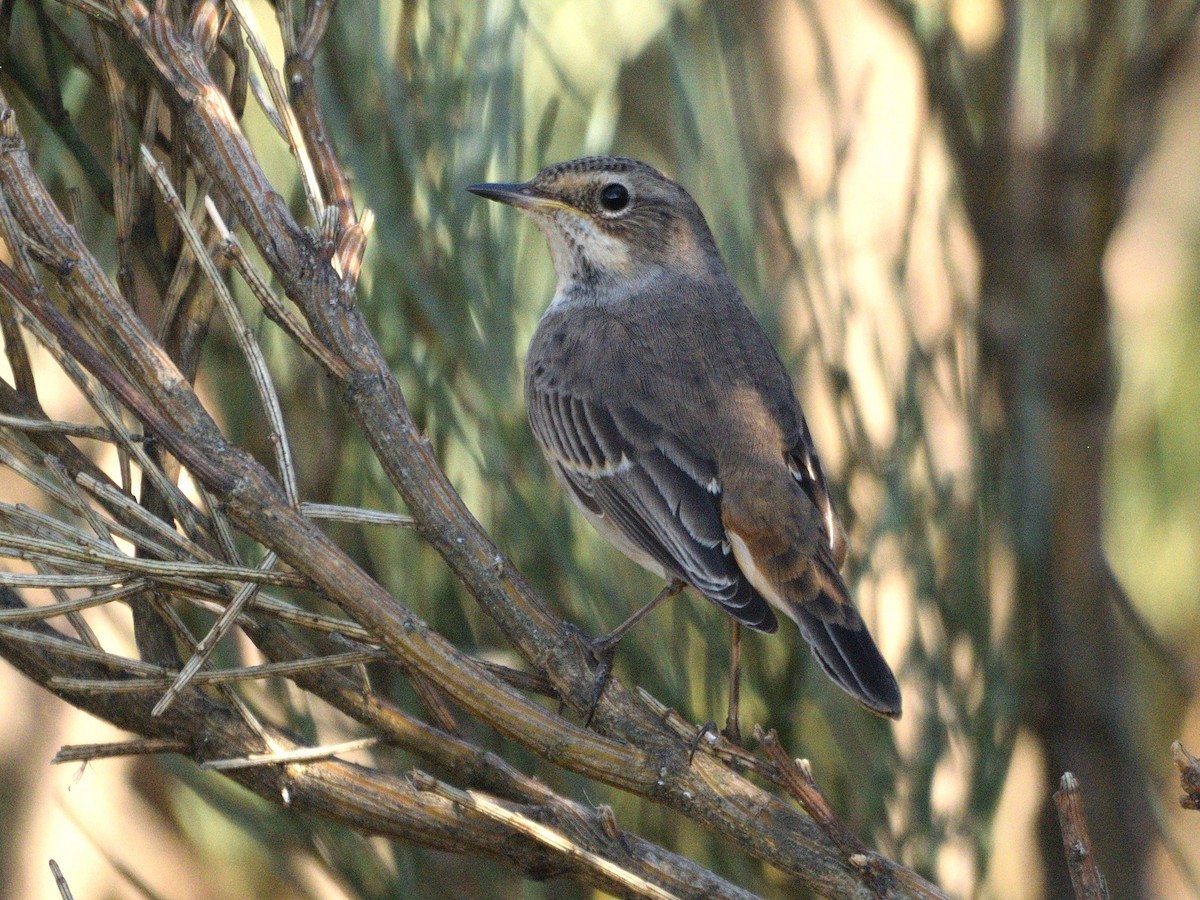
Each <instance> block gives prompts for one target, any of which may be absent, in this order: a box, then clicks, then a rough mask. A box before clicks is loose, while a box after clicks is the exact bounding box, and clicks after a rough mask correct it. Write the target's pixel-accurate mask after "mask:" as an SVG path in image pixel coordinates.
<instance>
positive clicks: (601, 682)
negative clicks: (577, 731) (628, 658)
mask: <svg viewBox="0 0 1200 900" xmlns="http://www.w3.org/2000/svg"><path fill="white" fill-rule="evenodd" d="M585 646H586V648H587V651H588V654H589V655H590V656H591V657H592V659H594V660H595V661H596V668H595V670H594V671H593V673H592V677H593V680H592V690H591V694H590V696H589V698H588V708H587V715H585V716H584V717H583V727H584V728H587V727H588V726H590V725H591V724H592V718H593V717H594V716H595V715H596V707H597V706H599V705H600V698H601V697H603V696H604V689H605V688H606V687H608V682H609V679H610V678H612V669H613V659H614V657H616V655H617V642H616V641H612V640H609V639H608V636H607V635H605V636H604V637H599V638H596V639H595V640H593V641H588V642H586V644H585Z"/></svg>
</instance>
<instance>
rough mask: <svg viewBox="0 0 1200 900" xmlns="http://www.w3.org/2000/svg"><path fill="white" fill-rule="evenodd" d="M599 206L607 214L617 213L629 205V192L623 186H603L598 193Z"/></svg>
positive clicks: (614, 184)
mask: <svg viewBox="0 0 1200 900" xmlns="http://www.w3.org/2000/svg"><path fill="white" fill-rule="evenodd" d="M600 205H601V206H603V207H604V208H605V209H607V210H608V211H609V212H618V211H619V210H622V209H624V208H625V207H626V206H628V205H629V190H628V189H627V188H626V187H625V185H623V184H616V183H615V182H614V183H613V184H609V185H605V187H604V189H603V190H602V191H601V192H600Z"/></svg>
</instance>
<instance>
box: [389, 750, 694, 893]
mask: <svg viewBox="0 0 1200 900" xmlns="http://www.w3.org/2000/svg"><path fill="white" fill-rule="evenodd" d="M411 777H412V781H413V784H414V785H415V786H416V788H417V790H423V791H433V792H434V793H436V794H438V795H440V796H442V797H445V798H446V799H447V800H450V801H451V802H453V803H455V804H457V805H459V806H464V807H466V808H468V809H474V810H477V811H479V812H481V813H483V814H484V815H485V816H487V817H488V818H490V819H495V820H497V821H499V822H503V823H504V824H506V825H509V826H511V827H512V828H514V829H516V830H517V831H519V832H521V833H522V834H525V835H528V836H529V837H531V838H533V839H534V840H536V841H538V842H539V843H542V844H545V845H547V846H548V847H552V848H554V849H555V850H557V851H559V852H560V853H563V854H565V855H567V856H569V857H571V858H574V859H579V860H580V861H581V862H583V863H584V864H586V865H590V866H595V867H596V868H598V869H600V870H601V871H603V872H604V873H605V874H607V875H608V876H610V877H611V878H613V879H614V880H615V881H618V882H620V883H621V884H622V885H623V886H624V887H625V888H626V889H627V890H628V891H631V892H632V893H633V894H635V895H636V896H639V897H652V898H654V900H673V898H675V895H674V894H672V893H671V892H669V891H664V890H663V889H662V888H660V887H658V886H657V885H653V884H650V883H649V882H648V881H646V880H644V879H642V878H639V877H637V876H636V875H634V874H633V873H632V872H627V871H625V870H624V869H622V868H620V867H619V866H616V865H613V864H612V863H610V862H609V861H608V860H606V859H604V858H602V857H600V856H597V855H596V854H594V853H590V852H589V851H587V850H584V849H583V848H582V847H580V846H579V845H578V844H576V843H574V842H573V841H571V840H570V839H569V838H567V837H566V836H565V835H563V834H561V833H559V832H557V831H555V830H554V829H552V828H547V827H546V826H545V825H542V824H541V823H539V822H535V821H533V820H532V819H530V818H528V817H526V816H523V815H521V813H519V812H515V811H514V810H511V809H508V808H507V807H505V806H502V805H501V804H499V803H496V802H495V801H494V800H490V799H489V798H487V797H485V796H483V795H482V794H479V793H477V792H475V791H460V790H458V789H457V788H453V787H451V786H450V785H448V784H445V783H444V782H441V781H438V780H437V779H436V778H432V777H431V776H429V775H426V774H425V773H424V772H413V773H412V776H411Z"/></svg>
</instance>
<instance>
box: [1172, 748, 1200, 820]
mask: <svg viewBox="0 0 1200 900" xmlns="http://www.w3.org/2000/svg"><path fill="white" fill-rule="evenodd" d="M1171 756H1172V757H1174V759H1175V766H1176V768H1178V769H1179V783H1180V785H1181V786H1182V787H1183V796H1182V797H1180V798H1179V805H1180V806H1182V807H1183V808H1184V809H1200V760H1198V759H1196V757H1194V756H1192V754H1190V753H1188V752H1187V750H1185V749H1184V747H1183V744H1181V743H1179V741H1176V742H1175V743H1173V744H1172V745H1171Z"/></svg>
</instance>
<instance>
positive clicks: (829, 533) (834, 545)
mask: <svg viewBox="0 0 1200 900" xmlns="http://www.w3.org/2000/svg"><path fill="white" fill-rule="evenodd" d="M798 424H799V428H798V431H797V433H796V434H795V435H794V439H793V443H792V449H791V450H790V451H789V452H788V455H787V463H788V468H789V469H791V472H792V477H793V478H795V479H796V481H797V482H799V484H800V487H801V488H803V490H804V493H806V494H807V495H808V499H809V500H811V501H812V503H813V506H815V507H816V508H817V511H818V512H819V513H820V514H821V526H822V528H823V529H824V531H825V536H826V538H827V540H828V549H829V554H830V556H831V558H832V562H833V566H834V571H837V570H838V569H840V568H841V567H842V566H843V565H844V564H845V562H846V532H845V530H844V529H843V528H842V523H841V521H840V520H839V519H838V517H837V513H835V512H834V510H833V501H832V500H831V499H830V497H829V487H828V485H827V484H826V483H825V473H824V472H823V471H822V470H821V461H820V459H818V457H817V449H816V447H814V446H813V439H812V435H811V434H809V431H808V423H807V422H805V421H804V416H803V415H802V414H801V415H800V416H799V419H798Z"/></svg>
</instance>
